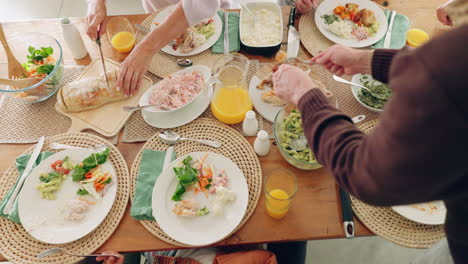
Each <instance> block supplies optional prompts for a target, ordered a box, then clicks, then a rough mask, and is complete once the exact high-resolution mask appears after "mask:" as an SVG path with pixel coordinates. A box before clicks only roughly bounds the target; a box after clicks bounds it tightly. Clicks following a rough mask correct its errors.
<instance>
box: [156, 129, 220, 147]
mask: <svg viewBox="0 0 468 264" xmlns="http://www.w3.org/2000/svg"><path fill="white" fill-rule="evenodd" d="M159 138H160V139H161V140H162V141H163V142H164V143H166V144H168V145H175V144H177V143H178V142H179V141H183V140H188V141H194V142H198V143H200V144H204V145H207V146H210V147H213V148H220V147H221V146H222V145H223V143H221V142H219V141H212V140H204V139H193V138H184V137H181V136H180V135H179V134H177V133H176V132H174V131H171V130H166V131H163V132H161V133H159Z"/></svg>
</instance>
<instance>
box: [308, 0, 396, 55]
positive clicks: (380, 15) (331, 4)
mask: <svg viewBox="0 0 468 264" xmlns="http://www.w3.org/2000/svg"><path fill="white" fill-rule="evenodd" d="M346 3H354V4H358V5H359V10H361V9H363V8H366V9H369V10H372V11H373V12H374V14H375V17H376V19H377V22H378V23H379V30H378V31H377V33H376V34H375V35H374V36H372V37H370V38H367V39H365V40H357V39H344V38H341V37H339V36H337V35H335V34H333V33H332V32H330V31H329V30H328V25H327V24H325V22H324V20H323V18H321V16H322V15H324V14H333V9H334V8H335V7H337V6H339V5H342V6H344V5H345V4H346ZM314 20H315V24H316V25H317V27H318V29H319V30H320V32H322V34H323V35H324V36H325V37H326V38H328V39H329V40H331V41H333V42H335V43H338V44H342V45H345V46H348V47H354V48H362V47H367V46H370V45H372V44H374V43H376V42H377V41H379V40H380V39H381V38H382V37H384V36H385V33H387V27H388V21H387V17H386V16H385V13H384V12H383V10H382V8H381V7H379V6H378V5H377V4H375V3H373V2H371V1H369V0H327V1H322V3H321V4H320V5H319V6H318V7H317V10H316V12H315V17H314Z"/></svg>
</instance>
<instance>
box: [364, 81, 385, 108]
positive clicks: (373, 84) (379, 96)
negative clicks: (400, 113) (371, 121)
mask: <svg viewBox="0 0 468 264" xmlns="http://www.w3.org/2000/svg"><path fill="white" fill-rule="evenodd" d="M364 77H365V78H364ZM360 81H361V83H362V85H364V86H365V87H367V88H368V89H369V90H370V92H369V91H367V90H366V89H361V90H360V91H359V94H358V98H359V100H361V102H363V103H364V104H365V105H367V106H370V107H372V108H375V109H383V108H384V106H385V104H386V103H387V101H388V100H389V99H390V97H391V96H392V90H391V89H390V88H389V87H388V85H387V84H383V83H380V82H377V81H375V80H368V77H367V76H363V77H362V78H361V79H360Z"/></svg>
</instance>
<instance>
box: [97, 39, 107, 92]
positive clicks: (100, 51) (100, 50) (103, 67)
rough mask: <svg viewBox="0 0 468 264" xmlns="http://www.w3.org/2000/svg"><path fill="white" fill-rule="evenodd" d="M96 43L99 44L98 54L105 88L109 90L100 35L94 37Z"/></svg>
mask: <svg viewBox="0 0 468 264" xmlns="http://www.w3.org/2000/svg"><path fill="white" fill-rule="evenodd" d="M96 43H97V44H98V46H99V54H100V56H101V62H102V69H103V71H104V77H105V78H106V83H107V89H109V90H110V85H109V79H108V78H107V71H106V63H105V61H104V55H103V54H102V46H101V36H98V38H97V39H96Z"/></svg>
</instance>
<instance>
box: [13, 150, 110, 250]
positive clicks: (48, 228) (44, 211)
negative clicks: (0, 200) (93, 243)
mask: <svg viewBox="0 0 468 264" xmlns="http://www.w3.org/2000/svg"><path fill="white" fill-rule="evenodd" d="M92 153H93V151H92V150H90V149H69V150H64V151H61V152H58V153H57V154H54V155H52V156H50V157H48V158H47V159H45V160H44V161H43V162H42V163H41V164H39V166H37V167H36V168H34V170H33V171H32V172H31V174H30V175H29V176H28V178H27V179H26V181H25V182H24V186H23V188H22V190H21V192H20V196H19V201H18V211H19V217H20V219H21V223H22V225H23V227H24V229H25V230H26V231H27V232H28V233H29V234H30V235H31V236H32V237H34V238H35V239H37V240H39V241H41V242H44V243H49V244H64V243H70V242H73V241H75V240H78V239H80V238H82V237H84V236H86V235H88V234H89V233H91V232H92V231H93V230H94V229H95V228H96V227H98V226H99V225H100V224H101V222H102V221H104V219H105V218H106V216H107V214H108V213H109V211H110V210H111V208H112V205H113V204H114V200H115V196H116V194H117V175H116V174H115V169H114V167H113V166H112V164H111V163H110V162H109V161H106V162H105V163H104V164H102V165H101V166H100V168H101V169H102V170H103V171H105V172H109V173H110V174H111V175H112V182H111V183H110V184H109V186H107V187H106V189H105V190H104V197H103V198H102V200H100V201H99V202H97V203H96V204H94V205H91V206H90V207H89V211H88V212H87V214H86V217H85V219H84V220H83V221H81V222H70V221H65V220H64V216H63V215H62V212H61V209H63V208H64V206H65V202H66V201H68V200H71V199H74V198H75V197H76V191H77V190H78V189H79V188H80V184H79V183H75V182H73V181H72V177H71V175H69V176H68V177H67V179H65V180H64V182H63V183H62V187H61V188H60V190H58V191H57V192H55V194H56V196H57V199H56V200H46V199H42V198H41V193H40V191H39V190H38V189H36V186H37V185H39V184H40V183H41V182H40V180H39V175H40V173H42V172H50V171H51V168H50V165H51V164H52V163H53V162H54V161H56V160H60V159H63V158H65V156H69V157H70V159H71V160H72V161H73V162H81V161H82V160H83V159H85V158H87V157H88V156H89V155H91V154H92ZM71 173H72V172H71Z"/></svg>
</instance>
